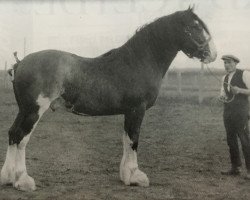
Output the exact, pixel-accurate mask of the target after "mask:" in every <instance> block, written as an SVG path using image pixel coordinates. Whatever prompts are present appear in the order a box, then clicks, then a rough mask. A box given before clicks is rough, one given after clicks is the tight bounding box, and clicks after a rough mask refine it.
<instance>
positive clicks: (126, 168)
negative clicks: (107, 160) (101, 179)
mask: <svg viewBox="0 0 250 200" xmlns="http://www.w3.org/2000/svg"><path fill="white" fill-rule="evenodd" d="M145 109H146V106H145V104H142V105H140V106H139V107H137V108H135V109H133V110H131V111H130V112H128V113H126V114H125V122H124V129H125V133H124V135H123V157H122V160H121V164H120V178H121V180H122V181H123V182H124V183H125V185H139V186H143V187H147V186H149V180H148V177H147V175H146V174H145V173H144V172H142V171H141V170H139V168H138V163H137V147H138V141H139V134H140V127H141V123H142V120H143V117H144V114H145Z"/></svg>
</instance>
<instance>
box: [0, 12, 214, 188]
mask: <svg viewBox="0 0 250 200" xmlns="http://www.w3.org/2000/svg"><path fill="white" fill-rule="evenodd" d="M178 51H183V52H184V53H185V54H186V55H188V56H189V57H191V58H192V57H196V58H198V59H200V60H201V61H202V62H204V63H209V62H212V61H214V60H215V59H216V50H215V48H214V45H213V41H212V38H211V35H210V32H209V30H208V28H207V26H206V25H205V24H204V22H203V21H202V20H201V19H200V18H199V17H198V16H197V15H196V14H194V12H193V9H192V8H189V9H187V10H184V11H179V12H175V13H173V14H171V15H168V16H164V17H161V18H159V19H157V20H155V21H154V22H152V23H150V24H147V25H145V26H144V27H142V28H141V29H140V30H138V31H137V32H136V33H135V34H134V36H133V37H132V38H130V39H129V40H128V41H127V42H126V43H125V44H124V45H122V46H121V47H119V48H116V49H113V50H111V51H109V52H107V53H105V54H103V55H101V56H99V57H96V58H84V57H80V56H77V55H74V54H71V53H67V52H62V51H57V50H45V51H40V52H36V53H32V54H30V55H28V56H26V57H25V58H24V59H23V60H21V61H19V62H18V63H17V64H16V65H18V66H16V69H15V71H14V74H15V76H14V80H13V88H14V93H15V97H16V101H17V104H18V107H19V112H18V114H17V117H16V119H15V121H14V123H13V125H12V127H11V128H10V130H9V145H8V149H7V154H6V160H5V163H4V166H3V168H2V171H1V183H2V184H9V183H11V184H13V186H14V187H15V188H17V189H19V190H24V191H29V190H34V189H35V182H34V179H33V178H32V177H30V176H29V175H28V173H27V170H26V164H25V148H26V145H27V143H28V141H29V138H30V135H31V133H32V132H33V131H34V129H35V127H36V125H37V123H38V121H39V119H40V118H41V117H42V115H43V113H44V112H45V111H46V110H47V109H48V108H49V107H50V106H51V104H52V103H53V102H54V101H55V100H57V99H58V98H62V99H64V100H65V102H67V106H68V107H70V110H71V111H72V113H75V114H81V115H89V116H101V115H118V114H123V115H124V118H125V120H124V130H125V133H124V134H123V157H122V160H121V164H120V178H121V180H122V181H123V182H124V183H125V185H139V186H148V185H149V180H148V177H147V175H146V174H145V173H143V172H142V171H141V170H139V168H138V164H137V148H138V139H139V133H140V126H141V123H142V120H143V117H144V114H145V111H146V110H147V109H149V108H150V107H152V106H153V105H154V103H155V101H156V98H157V96H158V93H159V90H160V86H161V82H162V78H163V77H164V75H165V73H166V71H167V69H168V68H169V66H170V64H171V62H172V61H173V59H174V58H175V56H176V54H177V53H178Z"/></svg>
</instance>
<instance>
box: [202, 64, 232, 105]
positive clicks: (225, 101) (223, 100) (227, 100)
mask: <svg viewBox="0 0 250 200" xmlns="http://www.w3.org/2000/svg"><path fill="white" fill-rule="evenodd" d="M205 65H206V67H207V69H208V71H209V73H210V74H211V75H212V76H213V77H214V78H215V79H216V80H217V81H218V82H219V83H221V80H220V79H219V78H218V77H217V76H216V75H215V74H214V73H213V72H212V70H211V69H210V67H209V66H208V64H205ZM223 84H226V85H228V86H230V87H231V86H232V85H231V84H229V83H226V82H223ZM216 98H217V100H218V101H220V102H222V103H231V102H232V101H233V100H234V98H235V94H234V95H233V96H232V98H231V99H228V98H224V99H220V98H218V97H216Z"/></svg>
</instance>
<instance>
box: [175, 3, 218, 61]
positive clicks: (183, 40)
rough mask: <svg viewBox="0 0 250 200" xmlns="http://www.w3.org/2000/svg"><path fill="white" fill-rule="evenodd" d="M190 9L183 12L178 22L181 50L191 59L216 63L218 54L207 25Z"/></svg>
mask: <svg viewBox="0 0 250 200" xmlns="http://www.w3.org/2000/svg"><path fill="white" fill-rule="evenodd" d="M193 10H194V8H193V7H192V8H191V7H189V8H188V9H187V10H185V11H182V12H181V14H180V15H179V16H180V18H179V20H178V32H179V34H177V35H178V36H177V37H178V41H179V44H180V49H181V50H182V51H183V52H184V53H185V54H186V55H187V56H188V57H190V58H193V57H195V58H198V59H200V60H201V62H204V63H210V62H213V61H215V59H216V57H217V52H216V49H215V45H214V43H213V40H212V36H211V34H210V32H209V30H208V28H207V26H206V24H205V23H204V22H203V21H202V20H201V19H200V18H199V17H198V16H197V15H196V14H195V13H194V12H193Z"/></svg>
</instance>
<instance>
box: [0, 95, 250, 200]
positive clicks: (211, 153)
mask: <svg viewBox="0 0 250 200" xmlns="http://www.w3.org/2000/svg"><path fill="white" fill-rule="evenodd" d="M16 112H17V108H16V104H15V100H14V97H13V94H12V93H11V92H9V91H7V92H6V91H5V92H4V91H3V92H1V95H0V132H1V134H0V166H1V167H2V165H3V162H4V159H5V153H6V149H7V141H8V138H7V132H8V129H9V127H10V126H11V124H12V122H13V120H14V118H15V115H16ZM221 115H222V113H218V112H210V106H209V104H207V105H198V104H196V103H194V102H192V101H185V100H178V101H177V100H175V99H173V98H159V99H158V100H157V103H156V105H155V106H154V107H153V108H152V109H150V110H149V111H147V113H146V116H145V119H144V122H143V125H142V129H141V135H140V143H139V152H138V161H139V167H140V168H141V169H142V170H143V171H144V172H146V173H147V175H148V177H149V179H150V187H148V188H140V187H129V186H125V185H123V184H122V183H121V182H120V180H119V163H120V160H121V157H122V140H121V138H122V133H123V117H122V116H109V117H80V116H76V115H72V114H70V113H65V112H63V111H61V110H58V111H56V112H54V113H53V112H52V111H50V110H49V111H48V112H47V113H46V114H45V115H44V116H43V118H42V120H41V121H40V123H39V124H38V126H37V128H36V130H35V132H34V133H33V135H32V137H31V140H30V142H29V144H28V146H27V151H26V153H27V168H28V172H29V174H30V175H31V176H32V177H33V178H34V179H35V181H36V184H37V190H36V191H35V192H21V191H17V190H15V189H13V188H12V187H11V186H0V199H1V200H2V199H16V200H23V199H32V200H33V199H55V200H56V199H63V200H64V199H72V200H73V199H74V200H75V199H86V200H98V199H101V200H132V199H133V200H146V199H148V200H168V199H174V200H181V199H182V200H184V199H194V200H200V199H202V200H207V199H213V200H215V199H216V200H222V199H224V200H232V199H235V200H240V199H242V200H247V199H250V181H246V180H244V173H245V168H243V174H242V175H241V176H240V177H224V176H222V175H220V171H221V170H222V169H227V168H228V167H229V157H228V149H227V144H226V140H225V132H224V127H223V124H222V117H221Z"/></svg>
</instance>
